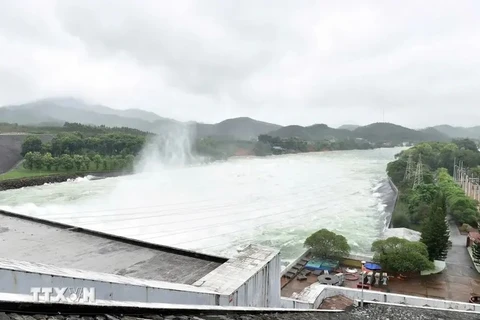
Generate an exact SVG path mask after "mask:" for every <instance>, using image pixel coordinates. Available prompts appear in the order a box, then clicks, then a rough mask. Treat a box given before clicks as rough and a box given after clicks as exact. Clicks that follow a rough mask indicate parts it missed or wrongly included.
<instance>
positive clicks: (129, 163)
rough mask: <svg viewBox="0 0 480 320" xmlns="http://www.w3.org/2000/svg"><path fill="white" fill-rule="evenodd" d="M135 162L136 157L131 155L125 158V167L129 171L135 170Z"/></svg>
mask: <svg viewBox="0 0 480 320" xmlns="http://www.w3.org/2000/svg"><path fill="white" fill-rule="evenodd" d="M134 161H135V156H134V155H133V154H129V155H127V156H126V157H125V165H126V167H127V169H129V170H133V163H134Z"/></svg>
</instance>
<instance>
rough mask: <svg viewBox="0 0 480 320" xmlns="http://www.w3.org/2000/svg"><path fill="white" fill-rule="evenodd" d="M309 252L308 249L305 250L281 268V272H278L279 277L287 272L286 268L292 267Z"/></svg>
mask: <svg viewBox="0 0 480 320" xmlns="http://www.w3.org/2000/svg"><path fill="white" fill-rule="evenodd" d="M309 253H310V249H307V250H305V252H304V253H302V254H301V255H300V256H299V257H298V258H297V259H295V260H294V261H293V262H291V263H290V264H289V265H288V266H286V267H285V268H284V269H283V270H282V272H280V277H283V276H284V275H285V274H286V273H287V272H288V270H290V269H292V268H293V267H294V266H295V265H296V264H297V263H298V262H299V261H300V260H302V259H303V258H304V257H306V256H307V255H308V254H309Z"/></svg>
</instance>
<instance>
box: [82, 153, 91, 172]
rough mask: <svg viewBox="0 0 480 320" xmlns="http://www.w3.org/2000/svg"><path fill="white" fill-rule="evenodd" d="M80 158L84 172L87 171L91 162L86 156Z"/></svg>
mask: <svg viewBox="0 0 480 320" xmlns="http://www.w3.org/2000/svg"><path fill="white" fill-rule="evenodd" d="M82 158H83V167H84V168H85V170H89V169H90V164H91V163H92V161H91V160H90V158H89V157H88V156H83V157H82Z"/></svg>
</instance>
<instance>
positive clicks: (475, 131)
mask: <svg viewBox="0 0 480 320" xmlns="http://www.w3.org/2000/svg"><path fill="white" fill-rule="evenodd" d="M432 128H434V129H436V130H438V131H440V132H441V133H443V134H445V135H447V136H449V137H451V138H471V139H480V126H475V127H454V126H450V125H447V124H442V125H439V126H434V127H432Z"/></svg>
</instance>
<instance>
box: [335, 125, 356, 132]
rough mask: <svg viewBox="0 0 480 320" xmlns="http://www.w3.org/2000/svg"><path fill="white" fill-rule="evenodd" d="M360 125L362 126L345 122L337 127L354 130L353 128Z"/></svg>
mask: <svg viewBox="0 0 480 320" xmlns="http://www.w3.org/2000/svg"><path fill="white" fill-rule="evenodd" d="M358 127H360V126H358V125H356V124H344V125H342V126H340V127H338V128H337V129H345V130H350V131H353V130H355V129H357V128H358Z"/></svg>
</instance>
